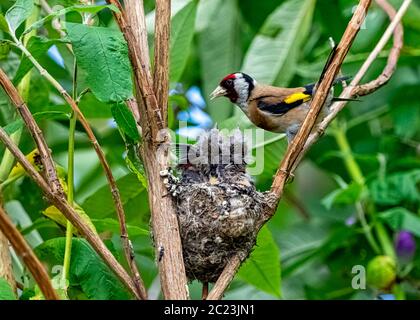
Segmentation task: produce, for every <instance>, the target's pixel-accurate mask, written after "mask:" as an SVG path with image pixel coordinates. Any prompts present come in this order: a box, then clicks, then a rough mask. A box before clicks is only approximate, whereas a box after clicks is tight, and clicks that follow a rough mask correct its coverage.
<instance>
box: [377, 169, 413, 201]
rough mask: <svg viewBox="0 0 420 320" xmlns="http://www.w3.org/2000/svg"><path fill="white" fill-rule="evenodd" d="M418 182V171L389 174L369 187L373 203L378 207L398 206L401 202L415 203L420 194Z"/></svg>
mask: <svg viewBox="0 0 420 320" xmlns="http://www.w3.org/2000/svg"><path fill="white" fill-rule="evenodd" d="M419 181H420V170H412V171H408V172H398V173H394V174H390V175H388V176H386V177H385V179H381V178H378V179H376V180H374V181H373V182H372V183H371V184H370V186H369V189H370V192H371V195H372V198H373V200H374V201H375V203H377V204H379V205H398V204H400V203H403V202H408V203H417V202H419V201H420V192H419V190H418V187H417V184H418V182H419Z"/></svg>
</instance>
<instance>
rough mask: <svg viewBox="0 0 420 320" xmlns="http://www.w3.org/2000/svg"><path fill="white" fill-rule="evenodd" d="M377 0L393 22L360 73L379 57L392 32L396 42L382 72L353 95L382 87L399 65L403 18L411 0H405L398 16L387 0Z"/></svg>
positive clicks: (359, 87)
mask: <svg viewBox="0 0 420 320" xmlns="http://www.w3.org/2000/svg"><path fill="white" fill-rule="evenodd" d="M375 1H376V3H377V4H378V5H379V6H380V7H381V8H382V9H383V10H384V11H385V12H386V13H387V14H388V16H389V19H390V20H391V24H390V25H389V27H388V28H387V30H386V31H385V33H384V34H383V35H382V37H381V39H380V40H379V42H378V44H377V45H376V47H375V49H373V51H372V52H371V53H370V55H369V57H368V59H367V60H366V61H365V63H364V64H363V66H362V67H361V68H360V70H359V72H360V74H362V73H363V74H364V73H366V71H367V69H368V68H369V67H370V65H371V64H372V63H373V61H374V60H375V59H376V58H377V57H378V55H379V53H380V52H381V51H382V50H383V48H384V47H385V45H386V43H387V42H388V40H389V38H390V37H391V35H392V34H394V43H393V46H392V48H391V51H390V52H389V55H388V61H387V64H386V66H385V68H384V70H383V71H382V73H381V74H380V75H379V77H377V78H376V79H375V80H373V81H370V82H368V83H365V84H362V85H358V86H357V87H356V88H355V89H354V91H353V93H352V94H353V95H357V96H364V95H367V94H369V93H372V92H373V91H376V90H378V89H379V88H380V87H382V86H383V85H385V84H386V83H387V82H388V81H389V79H390V78H391V76H392V74H393V73H394V71H395V68H396V67H397V62H398V58H399V56H400V53H401V49H402V47H403V41H404V31H403V26H402V24H401V18H402V16H403V15H404V13H405V11H406V10H407V9H408V6H409V5H410V3H411V0H408V1H405V2H404V3H403V4H402V5H401V8H400V10H399V13H398V16H397V12H396V11H395V9H394V8H393V7H392V6H391V5H390V4H389V3H388V2H387V1H386V0H375ZM360 79H361V78H360Z"/></svg>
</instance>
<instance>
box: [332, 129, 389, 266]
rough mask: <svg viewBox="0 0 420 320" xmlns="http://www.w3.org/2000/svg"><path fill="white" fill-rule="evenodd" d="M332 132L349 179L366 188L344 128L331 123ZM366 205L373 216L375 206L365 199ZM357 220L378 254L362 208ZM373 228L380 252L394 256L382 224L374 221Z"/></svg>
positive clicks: (376, 245)
mask: <svg viewBox="0 0 420 320" xmlns="http://www.w3.org/2000/svg"><path fill="white" fill-rule="evenodd" d="M332 134H333V136H334V138H335V141H336V143H337V145H338V148H339V150H340V151H341V154H342V156H343V161H344V164H345V166H346V169H347V172H348V174H349V175H350V177H351V179H352V180H353V181H354V182H356V183H358V184H360V185H361V186H362V187H363V188H364V189H365V188H366V184H365V178H364V176H363V173H362V170H361V169H360V166H359V165H358V163H357V162H356V160H355V159H354V156H353V153H352V150H351V147H350V144H349V141H348V139H347V136H346V131H345V129H344V128H343V127H342V126H340V125H337V124H336V125H333V130H332ZM366 207H367V212H368V213H370V214H371V215H372V216H373V215H374V213H375V207H374V205H373V204H372V203H371V202H370V200H369V199H367V206H366ZM359 220H360V223H361V224H362V228H363V231H364V233H365V236H366V239H367V240H368V242H369V244H370V245H371V247H372V249H373V250H374V252H375V253H376V254H378V253H379V247H378V244H377V242H376V240H375V238H374V237H373V234H372V232H371V228H370V226H369V225H368V223H367V221H366V217H365V216H364V214H363V210H362V212H361V214H360V213H359ZM374 228H375V231H376V235H377V237H378V239H379V243H380V245H381V248H382V252H383V253H384V254H386V255H388V256H390V257H392V258H395V252H394V248H393V246H392V242H391V240H390V238H389V235H388V233H387V232H386V230H385V228H384V226H383V225H382V223H381V222H379V221H376V223H375V224H374Z"/></svg>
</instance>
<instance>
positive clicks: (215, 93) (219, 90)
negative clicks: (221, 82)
mask: <svg viewBox="0 0 420 320" xmlns="http://www.w3.org/2000/svg"><path fill="white" fill-rule="evenodd" d="M226 93H227V91H226V89H225V88H223V87H221V86H217V88H216V89H214V91H213V92H212V93H211V94H210V100H213V99H214V98H217V97H221V96H224V95H225V94H226Z"/></svg>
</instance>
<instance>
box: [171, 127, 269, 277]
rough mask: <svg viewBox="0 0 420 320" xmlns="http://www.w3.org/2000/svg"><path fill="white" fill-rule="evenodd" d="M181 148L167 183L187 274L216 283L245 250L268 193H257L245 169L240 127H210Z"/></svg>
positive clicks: (250, 245) (248, 248)
mask: <svg viewBox="0 0 420 320" xmlns="http://www.w3.org/2000/svg"><path fill="white" fill-rule="evenodd" d="M185 147H186V148H184V151H183V152H181V155H180V159H179V164H178V166H177V173H178V174H177V177H175V176H174V175H172V174H168V176H167V178H166V179H165V182H166V184H167V187H168V190H169V192H170V194H171V196H172V197H173V199H174V201H175V202H176V209H177V214H178V218H179V224H180V232H181V239H182V246H183V256H184V263H185V268H186V272H187V276H188V279H189V280H194V279H197V280H200V281H202V282H215V281H216V280H217V278H218V277H219V275H220V273H221V272H222V270H223V268H224V267H225V265H226V263H227V262H228V260H229V258H230V257H232V256H233V255H235V254H239V256H240V257H241V259H242V260H245V259H246V257H247V256H248V255H249V253H250V251H251V249H252V248H253V246H254V245H255V241H256V236H257V232H258V230H257V222H258V221H259V219H260V218H261V216H262V215H263V214H264V210H265V209H266V206H267V205H269V204H270V203H272V201H270V200H271V199H270V197H271V195H270V194H268V193H261V192H258V191H257V190H256V188H255V185H254V183H253V181H252V179H251V177H250V176H249V175H248V174H247V173H246V163H247V154H248V150H247V149H248V148H247V145H246V142H245V141H244V138H243V135H242V134H241V132H240V131H239V130H238V131H236V132H235V133H234V134H232V135H231V136H223V135H222V134H221V133H220V132H219V131H218V130H217V129H213V130H211V131H210V132H208V133H206V134H205V135H203V136H201V137H200V138H199V140H198V142H197V143H196V144H194V145H189V146H188V147H187V146H185Z"/></svg>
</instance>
